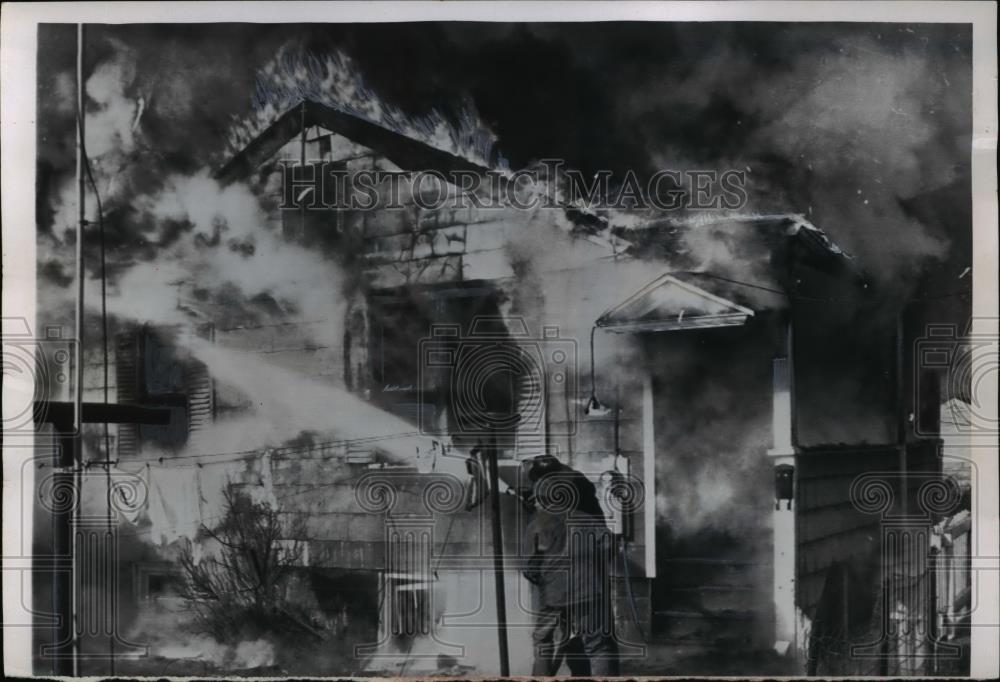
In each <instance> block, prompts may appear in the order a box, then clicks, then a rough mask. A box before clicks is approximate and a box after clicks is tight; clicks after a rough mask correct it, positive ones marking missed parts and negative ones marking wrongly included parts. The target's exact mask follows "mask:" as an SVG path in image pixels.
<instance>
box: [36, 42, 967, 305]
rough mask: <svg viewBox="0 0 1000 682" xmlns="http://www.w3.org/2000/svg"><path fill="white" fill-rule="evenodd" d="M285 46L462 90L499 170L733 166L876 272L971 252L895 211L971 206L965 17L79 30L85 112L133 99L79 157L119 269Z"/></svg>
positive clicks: (45, 163)
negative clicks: (139, 210) (165, 189)
mask: <svg viewBox="0 0 1000 682" xmlns="http://www.w3.org/2000/svg"><path fill="white" fill-rule="evenodd" d="M74 40H75V37H74V29H73V27H67V26H43V27H42V28H41V30H40V33H39V85H38V92H39V117H38V122H39V128H38V131H39V158H38V171H39V173H38V190H39V191H38V202H37V205H38V209H39V213H38V215H39V232H40V239H42V240H43V243H44V244H45V245H46V247H47V248H44V249H43V250H42V253H44V254H46V255H45V256H44V257H43V262H42V263H41V265H42V268H41V270H40V272H41V273H42V276H43V277H45V278H46V281H47V282H49V283H51V284H54V285H57V286H58V285H62V284H65V282H66V281H67V273H66V269H67V268H66V265H65V264H66V263H67V262H68V261H67V260H66V259H65V257H64V252H67V253H68V252H69V251H71V248H70V246H71V244H70V240H69V239H68V238H67V237H66V235H65V230H66V228H67V227H69V225H66V224H63V223H65V222H66V220H65V216H62V218H61V217H60V210H61V209H60V206H61V205H64V204H67V201H66V195H65V192H66V188H67V186H68V185H69V184H70V183H71V181H72V171H73V132H74V131H73V118H72V117H73V109H72V102H73V93H74V82H73V59H74ZM289 43H292V44H297V45H300V46H301V47H302V48H303V49H305V50H307V51H310V52H312V53H316V54H323V53H329V52H331V51H333V50H342V51H343V52H345V53H346V54H348V55H349V56H350V57H351V58H352V60H353V61H354V62H355V63H357V64H358V65H359V67H360V68H361V69H362V70H363V71H364V75H365V79H366V82H367V83H368V84H369V85H370V86H371V88H372V89H373V90H374V91H375V92H377V93H379V95H381V96H382V97H383V98H384V99H385V100H387V101H390V102H393V103H395V104H396V105H398V106H399V107H400V108H401V109H402V110H403V111H404V112H406V113H408V114H411V115H413V116H419V115H421V114H424V113H426V112H427V111H429V110H430V109H431V108H434V107H437V108H439V109H442V110H443V111H444V112H446V113H447V112H449V111H452V112H456V113H455V115H456V116H457V115H458V114H457V112H458V111H459V104H460V103H461V102H462V100H463V98H464V97H468V98H470V99H471V101H472V102H473V103H474V104H475V106H476V108H477V109H478V110H479V112H480V113H481V115H482V117H483V118H484V119H485V121H486V123H487V124H488V125H490V126H491V127H492V128H493V130H494V131H495V132H496V133H497V135H498V136H499V148H500V150H501V151H502V153H503V154H504V155H505V156H506V157H507V158H508V159H509V160H510V165H511V167H512V168H517V167H521V166H523V165H526V164H529V163H530V162H531V161H533V160H536V159H539V158H546V157H558V158H564V159H566V161H567V163H568V165H569V166H571V167H575V168H578V169H580V170H582V171H583V172H584V173H592V172H595V171H596V170H598V169H605V168H606V169H610V170H612V171H614V172H615V173H618V174H622V173H624V172H625V171H626V170H629V169H632V170H634V171H636V172H637V173H639V174H640V175H641V174H644V173H647V174H648V173H650V172H652V171H653V170H655V169H658V168H671V169H685V168H717V169H720V170H722V169H728V168H738V169H742V170H745V171H746V172H747V178H748V183H749V189H750V203H749V206H748V209H749V210H752V211H759V212H766V213H773V212H779V211H792V212H796V213H803V214H805V215H807V217H809V218H810V219H811V220H812V221H813V222H814V223H815V224H817V225H819V226H820V227H822V228H824V229H825V230H827V231H828V232H829V233H830V234H831V235H832V236H833V238H834V239H835V240H836V241H837V242H838V243H840V244H841V245H843V246H844V247H845V248H846V249H847V250H848V251H851V252H853V253H854V254H855V255H857V256H858V257H859V259H860V260H861V261H862V263H863V264H864V265H865V267H867V268H868V269H869V270H870V271H872V272H873V274H874V275H875V276H876V277H879V278H880V279H882V280H883V281H885V282H895V281H898V280H900V278H901V277H902V276H904V275H906V276H909V275H913V274H915V273H916V271H918V270H919V269H920V268H921V267H923V265H924V264H925V263H926V261H928V259H931V260H933V259H940V258H943V257H945V256H948V257H951V258H955V257H956V254H955V253H953V252H949V249H954V248H955V244H959V245H960V247H961V248H963V249H965V248H966V245H967V238H965V237H964V235H963V233H965V232H968V231H969V230H970V226H969V225H968V223H967V221H966V220H956V221H951V222H949V221H929V222H930V223H933V224H925V223H923V222H921V219H920V217H919V216H915V215H913V214H912V212H908V211H905V210H904V209H903V208H902V207H901V206H902V205H903V202H906V201H907V200H911V199H912V198H914V197H919V196H921V195H922V194H924V193H927V192H932V191H935V190H938V189H939V188H942V187H957V188H958V191H955V192H951V193H948V194H947V195H946V196H950V197H955V199H954V200H955V201H956V202H957V203H961V202H963V201H966V197H967V193H965V192H963V191H962V188H963V187H967V186H968V177H969V158H970V154H969V145H970V137H971V30H970V29H969V27H967V26H963V25H931V24H918V25H902V24H777V23H775V24H768V23H755V24H750V23H685V24H679V23H678V24H670V23H646V22H642V23H602V24H534V25H526V24H447V23H441V24H427V23H422V24H358V25H329V24H326V25H308V26H302V25H280V26H261V25H249V24H212V25H202V26H197V25H157V26H145V25H123V26H94V27H90V28H89V30H88V64H87V73H88V77H93V76H94V75H95V74H97V75H99V76H103V78H104V80H103V82H104V89H103V90H102V89H101V88H95V92H91V93H88V94H90V96H91V102H90V114H91V116H98V117H99V116H100V114H101V112H102V111H104V112H107V111H110V110H112V109H113V107H118V108H119V110H118V112H117V113H118V114H125V113H128V114H131V124H130V125H129V126H128V128H127V129H124V128H123V129H122V130H120V131H117V132H118V133H121V135H119V136H118V137H115V136H114V135H111V137H110V138H109V139H110V140H111V142H113V143H114V144H113V145H111V147H112V148H109V149H95V150H92V155H94V156H95V157H96V158H95V165H97V166H98V169H97V170H98V175H99V176H100V177H101V178H104V182H105V183H106V184H107V186H105V187H103V189H104V190H105V191H106V194H107V197H106V200H107V204H108V206H107V208H108V215H107V218H108V220H107V223H108V225H107V232H108V240H109V245H110V247H111V261H112V266H113V267H114V266H115V265H116V264H121V263H125V262H129V261H132V260H134V259H148V258H150V257H152V256H153V255H154V252H155V250H156V244H157V243H158V239H160V238H161V236H160V235H159V231H160V227H159V226H154V225H150V224H148V222H146V221H145V220H144V218H143V217H142V216H139V215H136V214H135V213H134V208H133V205H134V203H135V198H136V197H140V196H143V195H149V194H152V193H155V192H156V191H158V190H159V189H160V186H161V185H162V183H163V181H164V179H165V178H166V177H168V176H169V175H172V174H173V175H190V174H193V173H195V172H197V171H199V170H202V169H205V168H211V167H216V166H217V165H218V164H220V163H221V162H222V161H223V160H224V159H223V158H222V154H223V150H224V148H225V139H226V133H227V131H228V129H229V126H230V123H231V120H232V117H233V116H239V115H241V114H244V113H247V112H248V110H249V107H250V95H251V93H252V91H253V85H254V78H255V74H256V73H257V70H258V69H259V68H260V67H261V66H263V65H264V64H265V63H266V62H267V61H268V60H270V59H271V58H273V56H274V54H275V53H276V52H277V51H278V50H279V49H280V47H281V46H282V45H286V44H289ZM112 86H113V87H112ZM109 88H110V89H109ZM101 98H103V99H101ZM126 106H127V107H131V108H132V109H131V110H130V111H129V112H125V111H122V110H121V108H122V107H126ZM119 118H121V116H119ZM126 118H127V117H126ZM93 125H100V124H99V123H95V124H93ZM105 132H108V131H105ZM111 132H112V133H114V132H116V131H111ZM123 136H124V137H123ZM126 138H127V139H126ZM97 152H101V154H98V153H97ZM63 208H65V206H63ZM961 208H962V207H961V206H958V205H956V206H955V211H954V212H953V213H954V214H955V215H958V214H960V213H961ZM940 214H943V215H948V214H949V211H944V212H940ZM183 229H184V227H183V225H180V226H175V230H177V231H179V230H183ZM154 232H155V233H156V236H157V239H155V240H154V239H152V237H153V235H154ZM956 236H963V238H961V239H956ZM87 241H88V249H92V248H93V246H92V245H94V244H96V239H91V238H90V237H89V236H88V238H87ZM957 259H958V260H959V261H962V260H968V258H967V254H965V253H962V254H957ZM89 262H91V263H94V262H96V259H95V258H90V259H89Z"/></svg>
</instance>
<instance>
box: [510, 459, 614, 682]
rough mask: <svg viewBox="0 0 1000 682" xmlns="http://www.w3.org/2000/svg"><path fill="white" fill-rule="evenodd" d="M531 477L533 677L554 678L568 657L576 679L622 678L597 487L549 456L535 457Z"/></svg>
mask: <svg viewBox="0 0 1000 682" xmlns="http://www.w3.org/2000/svg"><path fill="white" fill-rule="evenodd" d="M528 478H529V480H530V481H531V483H532V491H533V495H532V503H533V507H534V513H533V514H532V518H531V520H530V521H529V523H528V526H527V529H526V533H525V540H524V541H525V547H524V548H523V553H524V557H525V558H526V559H527V562H526V568H525V569H524V575H525V577H526V578H527V579H528V581H529V582H531V583H532V584H533V585H534V586H535V588H536V596H537V601H536V613H535V623H534V630H533V631H532V641H533V643H534V647H535V658H534V665H533V667H532V674H533V675H536V676H552V675H555V674H556V672H557V671H558V669H559V666H560V664H561V663H562V661H563V660H564V659H565V660H566V663H567V664H568V666H569V669H570V673H571V674H572V675H574V676H594V677H597V676H612V675H617V674H618V647H617V644H616V642H615V635H614V617H613V613H612V610H611V591H612V589H611V570H612V566H613V542H612V537H611V534H610V532H609V530H608V527H607V525H606V523H605V520H604V516H603V513H602V511H601V506H600V504H599V502H598V499H597V493H596V490H595V488H594V484H593V483H591V482H590V480H589V479H587V477H586V476H584V475H583V474H582V473H580V472H579V471H576V470H575V469H572V468H570V467H568V466H566V465H564V464H562V463H561V462H559V460H557V459H556V458H555V457H552V456H550V455H543V456H541V457H538V458H536V459H535V460H534V462H533V466H532V467H531V468H530V469H529V471H528Z"/></svg>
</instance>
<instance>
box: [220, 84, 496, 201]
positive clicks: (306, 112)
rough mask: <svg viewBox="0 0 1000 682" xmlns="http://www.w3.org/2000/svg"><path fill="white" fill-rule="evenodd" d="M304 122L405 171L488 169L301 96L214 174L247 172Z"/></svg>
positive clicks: (225, 178) (239, 175)
mask: <svg viewBox="0 0 1000 682" xmlns="http://www.w3.org/2000/svg"><path fill="white" fill-rule="evenodd" d="M303 126H305V127H311V126H322V127H323V128H326V129H327V130H330V131H333V132H336V133H337V134H339V135H343V136H344V137H347V138H349V139H350V140H352V141H353V142H355V143H357V144H359V145H362V146H364V147H368V148H369V149H374V150H377V151H378V152H379V153H380V154H382V155H384V156H385V157H386V158H387V159H389V160H390V161H392V162H393V163H394V164H396V165H397V166H399V167H400V168H401V169H402V170H404V171H418V170H438V171H441V172H442V173H446V174H447V173H449V172H455V171H465V172H474V173H478V174H483V173H486V172H487V170H488V169H487V168H486V167H485V166H482V165H480V164H477V163H473V162H472V161H469V160H468V159H465V158H462V157H459V156H455V155H454V154H450V153H449V152H445V151H442V150H440V149H437V148H436V147H432V146H430V145H429V144H426V143H424V142H421V141H419V140H415V139H413V138H411V137H407V136H406V135H402V134H400V133H398V132H396V131H394V130H390V129H388V128H386V127H384V126H381V125H379V124H377V123H373V122H371V121H368V120H365V119H363V118H359V117H358V116H354V115H352V114H348V113H345V112H343V111H339V110H337V109H334V108H333V107H330V106H327V105H325V104H321V103H319V102H315V101H312V100H304V101H303V102H302V103H301V104H300V105H298V106H296V107H293V108H292V109H289V110H288V111H286V112H285V113H284V114H282V115H281V116H279V117H278V118H277V119H276V120H275V122H274V123H272V124H271V125H270V126H269V127H268V128H266V129H265V130H264V131H263V132H262V133H261V134H260V135H258V136H257V137H255V138H254V139H253V140H251V142H250V143H249V144H248V145H247V146H246V147H244V148H243V149H242V150H240V151H239V152H237V153H236V154H235V155H234V156H233V157H232V158H231V159H229V161H227V162H226V163H225V164H224V165H223V166H222V167H221V168H220V169H219V170H218V171H217V172H216V173H215V175H216V177H217V178H219V179H220V180H223V181H232V180H238V179H240V178H243V177H246V176H248V175H250V174H251V173H252V172H253V171H254V170H255V169H256V168H257V167H258V166H259V165H260V164H262V163H264V162H265V161H267V160H268V159H269V158H271V157H272V156H274V155H275V154H276V153H277V152H278V150H280V149H281V148H282V147H283V146H285V145H286V144H287V143H288V142H290V141H291V140H293V139H294V138H295V137H296V136H297V135H298V134H299V133H300V132H301V131H302V128H303Z"/></svg>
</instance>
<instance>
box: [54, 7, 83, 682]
mask: <svg viewBox="0 0 1000 682" xmlns="http://www.w3.org/2000/svg"><path fill="white" fill-rule="evenodd" d="M83 45H84V29H83V24H82V23H80V24H77V27H76V115H77V126H76V188H77V212H78V215H77V222H76V311H75V316H74V317H75V322H76V336H77V338H76V346H75V349H76V353H75V355H76V357H75V358H74V360H75V367H74V374H75V380H76V384H75V386H74V391H73V400H74V402H73V439H72V448H71V452H70V453H63V455H64V456H63V458H62V462H60V463H61V464H62V465H63V466H64V467H65V466H67V465H69V466H70V468H71V469H72V475H71V480H72V496H73V497H72V500H73V504H72V506H71V509H70V510H69V512H68V513H67V514H65V515H61V518H60V519H59V522H60V523H62V524H66V525H67V526H68V527H67V528H63V529H60V532H58V533H57V535H56V539H57V540H59V541H61V543H63V544H62V546H61V547H57V548H56V554H57V555H59V556H68V557H69V561H70V571H69V574H70V575H69V580H70V584H69V585H68V588H69V589H68V590H67V589H66V587H67V586H66V585H65V584H64V585H61V586H60V587H62V598H61V599H60V600H59V602H60V603H59V606H60V607H61V608H63V609H65V608H66V607H67V606H68V607H69V608H68V609H66V610H65V611H61V612H60V614H59V618H60V621H63V622H65V623H66V624H68V626H69V627H68V628H63V633H61V634H63V636H65V635H66V634H68V635H69V638H70V641H69V657H70V665H69V666H68V667H69V672H70V674H71V675H73V676H74V677H77V676H79V674H80V668H79V665H80V663H79V662H80V652H79V644H80V640H79V632H80V625H81V623H80V615H79V608H80V594H79V589H80V575H79V570H80V567H79V565H78V564H79V562H78V561H77V556H76V538H75V534H76V525H77V524H76V522H77V519H78V517H79V514H80V504H81V503H82V497H83V495H82V492H83V491H82V490H80V487H81V484H82V478H81V473H82V457H83V441H82V436H83V337H84V329H83V284H84V279H85V277H86V273H85V271H84V263H83V233H84V226H85V225H86V222H87V200H86V171H85V169H84V163H85V159H84V151H83V148H84V135H85V134H86V128H85V126H86V115H85V114H86V112H85V110H84V100H85V96H84V87H85V85H84V82H83V60H84V47H83ZM57 581H59V579H58V578H57ZM67 593H68V594H67ZM67 600H68V603H67ZM66 630H68V633H67V632H66ZM60 667H62V666H60Z"/></svg>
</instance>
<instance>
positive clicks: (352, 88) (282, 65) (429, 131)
mask: <svg viewBox="0 0 1000 682" xmlns="http://www.w3.org/2000/svg"><path fill="white" fill-rule="evenodd" d="M303 100H310V101H313V102H318V103H320V104H324V105H326V106H329V107H332V108H334V109H337V110H338V111H342V112H344V113H346V114H350V115H352V116H356V117H358V118H361V119H364V120H366V121H369V122H371V123H374V124H376V125H379V126H382V127H383V128H386V129H388V130H392V131H393V132H396V133H399V134H400V135H404V136H406V137H409V138H412V139H414V140H418V141H420V142H423V143H425V144H427V145H430V146H431V147H434V148H436V149H440V150H441V151H445V152H448V153H450V154H454V155H455V156H459V157H462V158H464V159H466V160H468V161H472V162H474V163H478V164H480V165H482V166H485V167H487V168H496V169H501V170H502V169H507V162H506V160H505V159H503V157H502V156H500V155H499V154H498V153H497V151H496V149H495V147H496V142H497V136H496V134H495V133H494V132H493V131H492V130H490V128H489V127H488V126H487V125H486V124H485V123H484V122H483V121H482V119H481V118H480V117H479V114H478V112H477V111H476V108H475V106H474V105H473V104H472V102H471V101H469V100H465V101H464V102H463V103H462V106H461V109H460V110H459V111H458V116H457V123H452V122H451V121H450V120H449V119H448V117H446V116H445V115H444V114H443V113H441V112H440V111H439V110H437V109H433V110H431V111H430V112H429V113H427V114H425V115H423V116H418V117H411V116H408V115H407V114H406V113H404V112H403V111H402V109H400V108H399V107H397V106H395V105H394V104H391V103H389V102H387V101H385V100H383V99H382V98H381V97H379V95H378V94H377V93H375V92H374V91H373V90H372V89H371V88H369V87H368V86H367V85H366V84H365V81H364V77H363V76H362V75H361V72H360V69H359V68H358V67H357V65H356V64H355V63H354V61H353V60H352V59H351V58H350V57H348V56H347V55H345V54H344V53H342V52H339V51H338V52H335V53H332V54H329V55H324V56H320V55H316V54H312V53H308V52H305V51H302V50H298V49H292V48H289V47H287V46H286V47H283V48H282V49H281V50H279V51H278V54H277V55H276V56H275V57H274V59H272V60H271V61H270V62H269V63H268V64H266V65H265V66H264V68H263V69H261V70H260V72H259V73H258V74H257V80H256V86H255V88H254V93H253V95H252V97H251V105H252V113H250V114H249V115H247V116H244V117H239V116H237V117H234V118H233V121H232V125H231V127H230V130H229V135H228V139H227V143H228V151H229V153H230V155H232V154H235V153H237V152H239V151H240V150H242V149H243V148H244V147H246V146H247V145H248V144H249V143H250V142H251V141H252V140H253V139H254V138H256V137H257V136H259V135H260V134H261V133H262V132H264V130H266V129H267V128H268V127H269V126H270V125H272V124H273V123H274V122H275V121H276V120H277V119H278V118H279V117H280V116H282V115H283V114H284V113H286V112H287V111H289V110H290V109H292V108H293V107H295V106H297V105H298V104H299V103H301V102H302V101H303Z"/></svg>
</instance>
